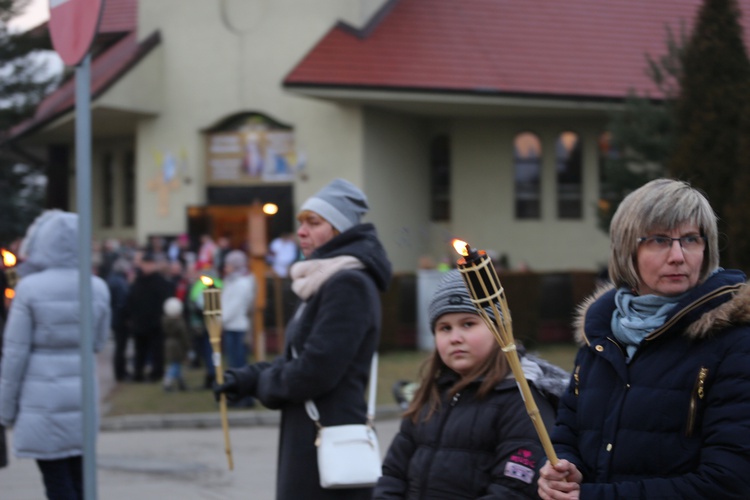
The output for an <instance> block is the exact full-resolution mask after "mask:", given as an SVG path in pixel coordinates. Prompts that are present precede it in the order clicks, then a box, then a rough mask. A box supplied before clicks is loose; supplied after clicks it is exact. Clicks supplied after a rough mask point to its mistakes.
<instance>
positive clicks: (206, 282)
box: [201, 276, 214, 286]
mask: <svg viewBox="0 0 750 500" xmlns="http://www.w3.org/2000/svg"><path fill="white" fill-rule="evenodd" d="M201 281H202V282H203V284H204V285H206V286H211V285H213V284H214V280H212V279H211V278H210V277H208V276H201Z"/></svg>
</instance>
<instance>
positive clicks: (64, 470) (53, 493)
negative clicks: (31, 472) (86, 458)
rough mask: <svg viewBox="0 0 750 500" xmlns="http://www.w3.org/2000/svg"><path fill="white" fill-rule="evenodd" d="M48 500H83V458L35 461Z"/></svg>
mask: <svg viewBox="0 0 750 500" xmlns="http://www.w3.org/2000/svg"><path fill="white" fill-rule="evenodd" d="M36 463H37V465H38V466H39V470H40V471H42V479H43V480H44V490H45V492H46V493H47V498H48V499H49V500H83V457H81V456H80V455H79V456H77V457H68V458H61V459H58V460H37V461H36Z"/></svg>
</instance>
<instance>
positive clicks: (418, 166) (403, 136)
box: [363, 109, 430, 271]
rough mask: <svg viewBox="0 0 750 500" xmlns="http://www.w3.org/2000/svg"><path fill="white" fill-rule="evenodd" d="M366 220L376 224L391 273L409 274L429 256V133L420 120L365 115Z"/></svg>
mask: <svg viewBox="0 0 750 500" xmlns="http://www.w3.org/2000/svg"><path fill="white" fill-rule="evenodd" d="M364 143H365V168H364V174H365V182H364V184H363V185H364V187H365V190H366V192H367V196H368V199H369V200H370V206H371V208H372V210H371V211H370V216H369V217H368V220H370V221H372V222H374V223H375V225H376V226H377V229H378V234H379V236H380V238H381V240H382V241H383V244H384V245H385V247H386V250H387V252H388V256H389V257H390V259H391V263H392V264H393V268H394V270H395V271H413V270H414V269H415V268H416V267H417V260H418V258H419V256H420V255H423V254H425V253H428V252H429V249H430V242H429V228H428V222H427V221H429V217H430V212H429V209H430V204H429V203H430V202H429V194H430V189H429V188H430V184H429V170H428V168H427V167H428V156H427V153H428V143H427V129H426V127H425V122H424V120H422V119H419V118H414V117H410V116H407V115H400V114H396V113H391V112H387V111H380V110H375V109H368V110H367V111H366V112H365V140H364Z"/></svg>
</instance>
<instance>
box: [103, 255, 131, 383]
mask: <svg viewBox="0 0 750 500" xmlns="http://www.w3.org/2000/svg"><path fill="white" fill-rule="evenodd" d="M131 275H132V269H131V265H130V262H128V261H127V260H126V259H123V258H119V259H117V260H116V261H115V262H114V264H112V271H111V272H110V273H109V276H108V277H107V286H108V287H109V295H110V307H111V310H112V325H111V327H112V334H113V336H114V340H115V349H114V353H113V358H112V367H113V369H114V372H115V380H117V381H118V382H124V381H126V380H131V379H132V378H133V375H132V373H131V372H130V371H129V370H128V368H127V359H126V353H127V349H128V341H129V340H130V328H129V327H128V323H127V320H126V314H127V304H128V294H129V293H130V279H131Z"/></svg>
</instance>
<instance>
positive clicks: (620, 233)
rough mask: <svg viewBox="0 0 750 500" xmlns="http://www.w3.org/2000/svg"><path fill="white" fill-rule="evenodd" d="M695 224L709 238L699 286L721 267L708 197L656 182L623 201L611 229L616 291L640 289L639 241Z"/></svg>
mask: <svg viewBox="0 0 750 500" xmlns="http://www.w3.org/2000/svg"><path fill="white" fill-rule="evenodd" d="M683 224H695V225H697V226H698V229H699V231H700V233H701V235H703V236H705V237H706V249H705V250H704V253H703V265H702V267H701V272H700V275H699V276H698V282H699V283H701V282H703V281H704V280H705V279H706V278H707V277H708V276H709V274H711V273H712V272H713V271H714V270H715V269H716V268H717V267H719V230H718V227H717V218H716V214H715V213H714V211H713V209H712V208H711V205H710V204H709V202H708V200H707V199H706V197H705V195H704V194H703V193H702V192H701V191H699V190H697V189H696V188H694V187H692V186H691V185H690V184H688V183H687V182H684V181H678V180H674V179H655V180H653V181H651V182H648V183H646V184H644V185H643V186H641V187H640V188H638V189H636V190H635V191H633V192H632V193H630V194H629V195H627V196H626V197H625V199H624V200H622V203H620V206H619V207H618V208H617V211H616V212H615V215H614V217H613V218H612V224H611V225H610V229H609V234H610V253H609V277H610V279H611V280H612V282H613V283H614V284H615V286H617V287H626V288H638V286H639V284H640V281H641V280H640V277H639V276H638V270H637V269H636V255H637V252H638V238H641V237H643V236H646V235H647V234H648V233H649V232H650V231H654V230H658V231H671V230H672V229H675V228H677V227H679V226H681V225H683Z"/></svg>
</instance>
